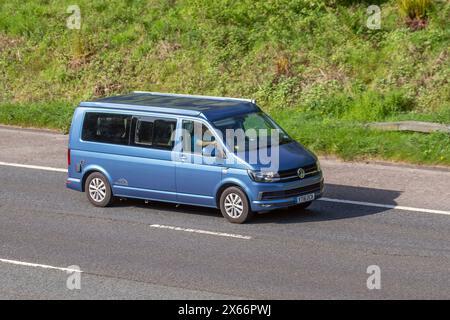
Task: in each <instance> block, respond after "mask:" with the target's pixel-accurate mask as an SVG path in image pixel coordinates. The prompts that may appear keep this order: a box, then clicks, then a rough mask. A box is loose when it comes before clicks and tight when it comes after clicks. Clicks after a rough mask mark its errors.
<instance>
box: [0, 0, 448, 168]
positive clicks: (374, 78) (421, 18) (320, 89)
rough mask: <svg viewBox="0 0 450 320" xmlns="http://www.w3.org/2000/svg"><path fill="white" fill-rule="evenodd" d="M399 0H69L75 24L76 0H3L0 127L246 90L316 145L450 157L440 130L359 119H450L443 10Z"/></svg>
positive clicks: (404, 157) (414, 157) (418, 159)
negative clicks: (81, 105)
mask: <svg viewBox="0 0 450 320" xmlns="http://www.w3.org/2000/svg"><path fill="white" fill-rule="evenodd" d="M405 1H406V0H401V1H368V2H366V1H352V0H347V1H339V0H313V1H311V0H267V1H254V0H241V1H233V0H220V1H218V0H216V1H214V0H178V1H177V0H165V1H164V0H150V1H149V0H145V1H144V0H141V1H139V0H134V1H131V0H128V1H121V0H113V1H111V0H89V1H88V0H77V1H76V3H77V5H78V6H79V7H80V9H81V29H80V30H71V29H69V28H67V26H66V20H67V18H68V17H69V16H70V14H69V13H67V12H66V10H67V7H68V6H69V5H71V4H73V1H56V0H55V1H51V0H40V1H37V0H35V1H27V2H24V1H20V0H8V1H0V122H1V123H6V124H17V125H26V126H34V127H49V128H57V129H61V130H64V131H67V129H68V126H69V125H70V119H71V115H72V111H73V108H74V107H75V106H76V105H77V103H78V102H79V101H80V100H87V99H92V98H95V97H100V96H105V95H113V94H120V93H126V92H129V91H132V90H148V91H162V92H178V93H194V94H206V95H220V96H238V97H251V98H256V99H257V101H258V104H259V105H260V106H261V107H262V108H263V109H264V110H266V111H267V112H268V113H270V114H271V115H272V116H273V117H274V118H275V119H276V120H277V121H278V122H279V123H280V124H281V125H282V126H283V127H285V128H286V129H287V131H288V132H290V133H291V134H292V135H293V136H294V137H295V138H297V139H298V140H300V141H301V142H303V143H304V144H305V145H307V146H309V147H310V148H311V149H313V150H314V151H315V152H318V153H322V154H324V153H325V154H336V155H338V156H341V157H343V158H346V159H354V158H359V159H361V158H377V159H392V160H399V161H409V162H414V163H428V164H447V165H449V164H450V137H449V135H448V134H442V133H441V134H437V133H436V134H430V135H425V134H418V133H397V132H395V133H389V132H379V131H375V130H369V129H366V128H365V127H364V124H365V123H367V122H372V121H388V120H403V119H404V120H411V119H415V120H424V121H436V122H442V123H449V124H450V86H449V83H448V79H449V78H450V62H449V55H450V52H449V51H450V49H449V44H450V24H449V18H450V5H449V3H448V2H446V1H428V2H430V4H431V5H430V6H428V5H426V8H425V10H424V13H423V14H422V13H421V14H419V15H417V16H416V15H414V14H412V15H410V14H409V13H408V12H409V11H408V7H405V4H404V3H403V2H405ZM411 1H419V2H420V1H422V2H423V1H424V0H410V2H411ZM406 2H408V1H406ZM425 2H427V1H425ZM373 3H376V4H378V5H379V6H380V8H381V29H379V30H370V29H369V28H368V27H367V25H366V21H367V19H368V17H369V15H368V13H367V8H368V6H369V5H370V4H373ZM406 5H408V4H406ZM409 5H411V4H409ZM413 12H415V11H413Z"/></svg>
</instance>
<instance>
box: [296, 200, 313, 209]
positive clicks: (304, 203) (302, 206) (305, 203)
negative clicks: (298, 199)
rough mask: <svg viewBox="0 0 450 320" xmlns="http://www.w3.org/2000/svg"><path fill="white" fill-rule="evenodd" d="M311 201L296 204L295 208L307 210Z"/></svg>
mask: <svg viewBox="0 0 450 320" xmlns="http://www.w3.org/2000/svg"><path fill="white" fill-rule="evenodd" d="M311 203H312V201H308V202H303V203H300V204H297V205H296V206H295V207H296V208H299V209H307V208H308V207H309V206H310V205H311Z"/></svg>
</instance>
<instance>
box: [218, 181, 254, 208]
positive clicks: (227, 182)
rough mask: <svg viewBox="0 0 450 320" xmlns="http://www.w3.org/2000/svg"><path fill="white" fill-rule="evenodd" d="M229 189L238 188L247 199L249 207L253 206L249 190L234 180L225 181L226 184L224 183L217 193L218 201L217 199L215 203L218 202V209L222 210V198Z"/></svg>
mask: <svg viewBox="0 0 450 320" xmlns="http://www.w3.org/2000/svg"><path fill="white" fill-rule="evenodd" d="M229 187H237V188H239V189H241V190H242V192H243V193H244V194H245V196H246V197H247V201H248V204H249V206H250V205H251V201H250V199H251V198H250V196H249V190H248V189H247V188H246V187H245V186H244V185H243V184H242V183H239V182H237V181H234V180H230V181H224V183H222V184H221V185H220V186H219V188H218V189H217V191H216V199H215V200H216V201H215V202H216V207H217V208H220V196H221V195H222V192H224V191H225V190H226V189H227V188H229Z"/></svg>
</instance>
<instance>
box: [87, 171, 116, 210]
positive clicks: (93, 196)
mask: <svg viewBox="0 0 450 320" xmlns="http://www.w3.org/2000/svg"><path fill="white" fill-rule="evenodd" d="M84 190H85V191H86V195H87V197H88V199H89V201H90V202H91V203H92V204H93V205H94V206H96V207H106V206H108V205H110V204H111V202H112V192H111V186H110V185H109V181H108V179H107V178H106V177H105V176H104V175H103V174H101V173H100V172H94V173H91V174H90V175H89V176H88V177H87V179H86V184H85V187H84Z"/></svg>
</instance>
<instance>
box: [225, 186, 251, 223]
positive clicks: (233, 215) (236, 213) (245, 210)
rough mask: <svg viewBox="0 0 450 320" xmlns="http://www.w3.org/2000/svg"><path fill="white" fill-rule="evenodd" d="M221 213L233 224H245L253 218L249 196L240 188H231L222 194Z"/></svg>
mask: <svg viewBox="0 0 450 320" xmlns="http://www.w3.org/2000/svg"><path fill="white" fill-rule="evenodd" d="M220 211H221V212H222V215H223V216H224V218H225V219H227V220H228V221H229V222H231V223H244V222H246V221H248V220H250V219H251V218H252V217H253V212H252V211H251V209H250V206H249V202H248V199H247V195H246V194H245V193H244V192H243V191H242V190H241V189H240V188H238V187H229V188H227V189H225V191H223V192H222V194H221V195H220Z"/></svg>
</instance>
